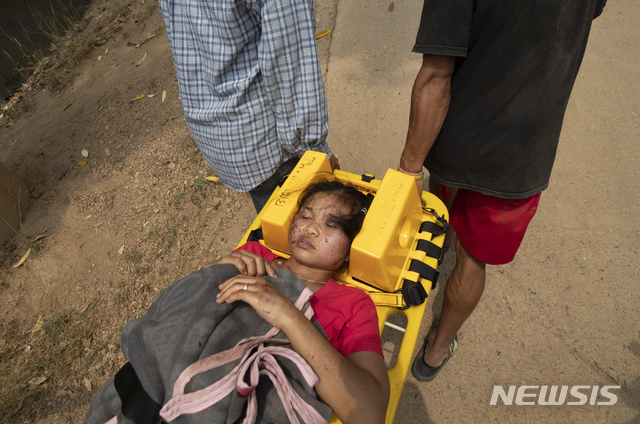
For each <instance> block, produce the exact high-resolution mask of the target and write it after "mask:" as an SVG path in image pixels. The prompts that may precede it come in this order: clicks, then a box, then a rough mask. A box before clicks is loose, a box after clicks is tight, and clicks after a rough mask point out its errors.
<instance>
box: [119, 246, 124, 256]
mask: <svg viewBox="0 0 640 424" xmlns="http://www.w3.org/2000/svg"><path fill="white" fill-rule="evenodd" d="M122 252H124V244H123V245H122V247H121V248H120V250H118V255H122Z"/></svg>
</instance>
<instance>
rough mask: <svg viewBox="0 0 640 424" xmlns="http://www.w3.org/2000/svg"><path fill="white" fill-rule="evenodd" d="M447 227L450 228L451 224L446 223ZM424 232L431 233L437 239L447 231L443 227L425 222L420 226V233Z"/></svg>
mask: <svg viewBox="0 0 640 424" xmlns="http://www.w3.org/2000/svg"><path fill="white" fill-rule="evenodd" d="M446 225H447V226H448V225H449V223H446ZM423 231H426V232H428V233H431V234H433V236H434V237H436V236H439V235H440V234H442V233H444V232H445V231H446V230H445V229H444V228H443V227H441V226H439V225H438V224H436V223H435V222H431V221H425V222H423V223H422V224H420V232H423Z"/></svg>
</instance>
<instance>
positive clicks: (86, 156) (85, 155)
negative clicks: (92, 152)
mask: <svg viewBox="0 0 640 424" xmlns="http://www.w3.org/2000/svg"><path fill="white" fill-rule="evenodd" d="M80 153H81V154H82V156H83V157H85V158H88V157H89V151H88V150H85V149H83V150H82V151H81V152H80Z"/></svg>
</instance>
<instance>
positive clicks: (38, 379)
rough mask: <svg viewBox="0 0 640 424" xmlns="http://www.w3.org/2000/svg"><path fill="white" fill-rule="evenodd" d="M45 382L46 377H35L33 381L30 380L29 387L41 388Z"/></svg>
mask: <svg viewBox="0 0 640 424" xmlns="http://www.w3.org/2000/svg"><path fill="white" fill-rule="evenodd" d="M85 378H86V377H85ZM45 381H47V377H44V376H43V377H33V378H32V379H31V380H29V386H39V385H41V384H42V383H44V382H45Z"/></svg>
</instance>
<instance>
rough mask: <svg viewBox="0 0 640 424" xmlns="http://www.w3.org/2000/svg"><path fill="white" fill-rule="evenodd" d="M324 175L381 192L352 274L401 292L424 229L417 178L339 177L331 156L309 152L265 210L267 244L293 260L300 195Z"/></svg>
mask: <svg viewBox="0 0 640 424" xmlns="http://www.w3.org/2000/svg"><path fill="white" fill-rule="evenodd" d="M323 176H324V177H331V178H336V179H338V180H340V181H342V182H343V183H344V184H347V185H350V186H354V187H356V188H358V189H359V190H361V191H363V192H369V193H375V198H374V199H373V202H372V203H371V206H370V208H369V211H368V212H367V215H366V217H365V220H364V223H363V226H362V231H360V233H359V234H358V235H357V236H356V238H355V239H354V241H353V244H352V245H351V256H350V261H349V275H350V276H351V277H352V278H354V279H356V280H358V281H361V282H364V283H366V284H369V285H372V286H375V287H378V288H380V289H382V290H384V291H393V290H395V289H396V288H397V287H396V286H397V284H398V276H399V275H400V274H401V272H402V267H403V265H404V263H405V260H406V257H407V254H408V253H409V251H410V249H411V245H412V243H413V241H414V237H415V234H416V232H417V230H418V227H419V225H420V218H421V216H422V206H421V203H420V199H419V197H418V192H417V190H416V189H415V181H414V179H413V178H412V177H410V176H408V175H405V174H402V173H400V172H397V171H394V170H392V169H389V170H388V171H387V173H386V175H385V176H384V178H383V180H382V182H380V181H378V180H372V181H371V182H366V181H362V177H361V176H356V175H354V174H349V173H346V172H340V171H336V172H335V174H333V173H332V171H331V166H330V165H329V159H328V158H327V156H326V155H325V154H323V153H318V152H312V151H308V152H306V153H305V154H304V156H303V157H302V159H301V160H300V162H299V163H298V165H297V166H296V168H295V169H294V170H293V171H292V172H291V174H290V176H289V178H288V179H287V180H286V182H285V183H284V185H283V186H282V188H281V189H280V190H279V191H278V192H277V193H276V195H275V196H272V198H271V200H270V202H269V203H268V205H267V207H266V209H265V212H264V214H263V216H262V230H263V235H264V242H265V245H266V246H267V247H269V248H270V249H272V250H276V251H279V252H281V253H284V254H286V255H287V256H288V255H289V254H290V251H289V243H288V234H289V227H290V226H291V220H292V218H293V215H294V214H295V212H296V211H297V209H298V199H299V197H300V194H301V193H302V192H303V191H304V189H305V188H306V187H307V186H308V185H309V184H311V183H313V182H315V181H318V180H319V179H322V178H323Z"/></svg>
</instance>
